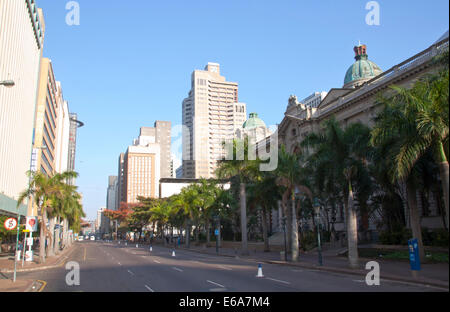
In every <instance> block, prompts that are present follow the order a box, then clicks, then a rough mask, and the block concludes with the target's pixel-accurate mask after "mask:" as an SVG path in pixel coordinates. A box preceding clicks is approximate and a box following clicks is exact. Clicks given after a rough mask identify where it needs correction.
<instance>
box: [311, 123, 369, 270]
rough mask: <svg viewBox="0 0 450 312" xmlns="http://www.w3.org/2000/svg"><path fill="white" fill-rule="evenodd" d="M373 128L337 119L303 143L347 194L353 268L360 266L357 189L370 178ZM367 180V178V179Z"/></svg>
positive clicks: (348, 233) (349, 247)
mask: <svg viewBox="0 0 450 312" xmlns="http://www.w3.org/2000/svg"><path fill="white" fill-rule="evenodd" d="M369 142H370V129H369V128H368V127H367V126H365V125H363V124H361V123H353V124H350V125H349V126H348V127H346V128H345V129H342V128H341V126H340V125H339V123H338V122H337V121H336V119H334V118H332V119H329V120H327V121H325V122H324V124H323V129H322V130H321V132H320V133H318V134H316V133H312V134H310V135H308V136H307V137H306V138H305V140H304V141H303V142H302V146H303V147H306V148H312V152H311V155H310V159H309V160H308V161H311V162H312V164H313V165H314V166H317V167H318V168H320V167H322V166H323V167H324V168H327V171H328V172H327V173H326V174H327V175H331V176H332V178H333V180H334V181H336V182H337V183H338V185H339V187H340V189H341V192H342V194H343V198H344V200H343V202H344V209H345V219H346V223H347V240H348V260H349V266H350V267H351V268H358V266H359V264H358V262H359V261H358V226H357V215H356V211H355V196H354V189H355V187H356V190H358V188H361V187H362V186H364V183H365V181H367V179H368V178H367V177H368V176H369V173H368V169H367V166H368V161H369V159H370V153H371V152H370V151H371V149H370V144H369ZM363 180H364V181H363Z"/></svg>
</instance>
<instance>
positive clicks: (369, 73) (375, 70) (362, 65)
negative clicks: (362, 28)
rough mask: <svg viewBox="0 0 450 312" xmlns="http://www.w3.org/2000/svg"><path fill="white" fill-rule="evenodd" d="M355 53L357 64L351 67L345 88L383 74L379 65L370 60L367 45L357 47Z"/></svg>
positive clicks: (346, 77)
mask: <svg viewBox="0 0 450 312" xmlns="http://www.w3.org/2000/svg"><path fill="white" fill-rule="evenodd" d="M354 51H355V54H356V56H355V59H356V62H355V63H354V64H353V65H351V66H350V68H349V69H348V70H347V73H346V74H345V80H344V88H346V87H354V86H356V85H358V84H361V83H363V82H364V81H367V80H370V79H372V78H374V77H376V76H378V75H379V74H381V73H382V72H383V71H382V70H381V68H380V67H378V65H377V64H375V63H374V62H372V61H369V60H368V56H367V53H366V46H365V45H358V46H356V47H355V48H354ZM358 82H359V83H358Z"/></svg>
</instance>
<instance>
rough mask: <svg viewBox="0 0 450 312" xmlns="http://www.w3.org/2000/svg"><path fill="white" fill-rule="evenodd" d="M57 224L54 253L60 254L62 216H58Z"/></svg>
mask: <svg viewBox="0 0 450 312" xmlns="http://www.w3.org/2000/svg"><path fill="white" fill-rule="evenodd" d="M56 224H57V225H58V228H57V229H56V231H55V232H56V234H55V244H54V249H53V253H54V254H59V241H60V239H59V236H60V232H61V218H60V217H59V216H58V217H57V218H56Z"/></svg>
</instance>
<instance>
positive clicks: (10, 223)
mask: <svg viewBox="0 0 450 312" xmlns="http://www.w3.org/2000/svg"><path fill="white" fill-rule="evenodd" d="M16 227H17V220H16V219H14V218H9V219H6V221H5V229H7V230H8V231H11V230H14V229H15V228H16Z"/></svg>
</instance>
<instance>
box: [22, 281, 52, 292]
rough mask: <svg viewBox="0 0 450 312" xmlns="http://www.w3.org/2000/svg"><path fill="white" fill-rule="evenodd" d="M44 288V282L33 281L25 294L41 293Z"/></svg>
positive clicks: (45, 284) (45, 283)
mask: <svg viewBox="0 0 450 312" xmlns="http://www.w3.org/2000/svg"><path fill="white" fill-rule="evenodd" d="M45 286H47V282H46V281H42V280H37V281H33V282H32V283H31V285H30V287H28V289H27V290H26V291H25V292H42V291H43V290H44V289H45Z"/></svg>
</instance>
